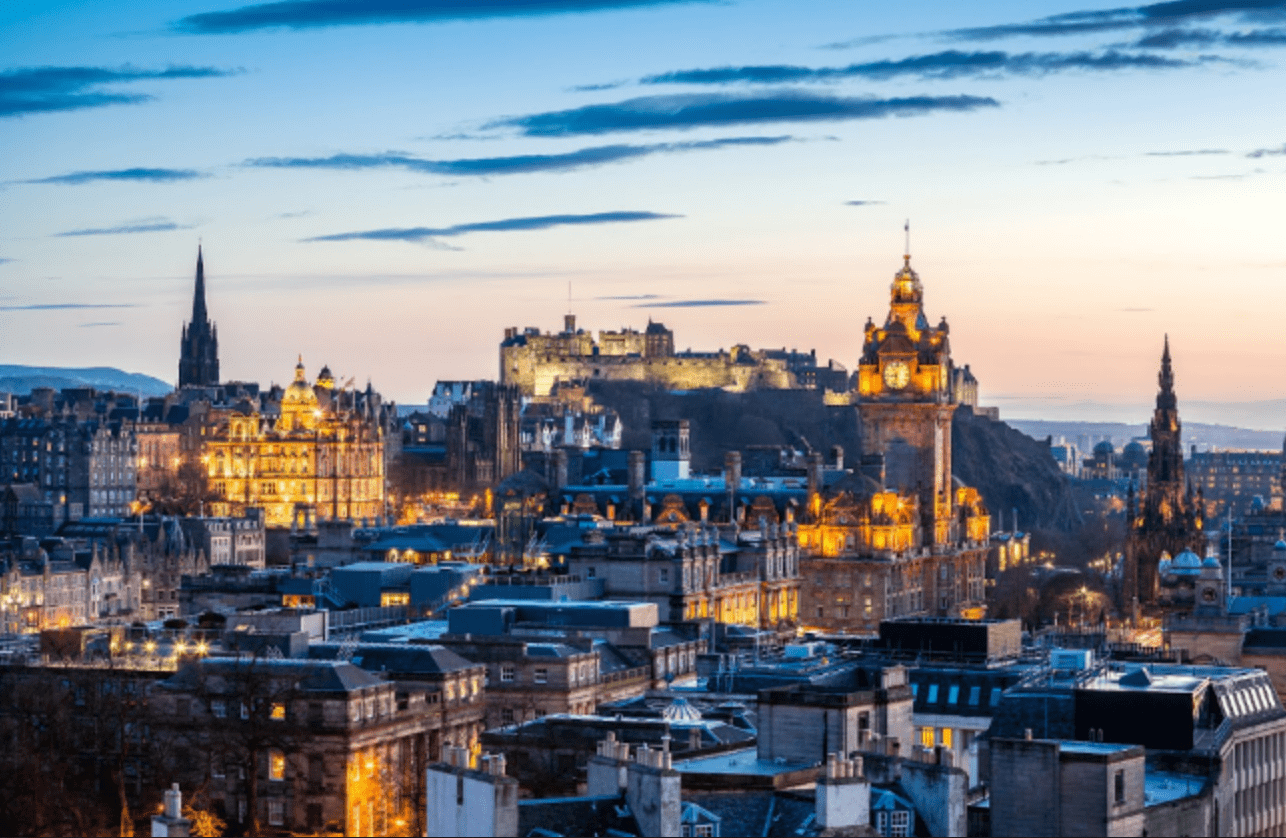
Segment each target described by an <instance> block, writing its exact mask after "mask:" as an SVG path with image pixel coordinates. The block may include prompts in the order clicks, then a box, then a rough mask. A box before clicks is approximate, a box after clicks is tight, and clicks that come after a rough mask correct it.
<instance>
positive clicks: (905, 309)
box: [799, 255, 991, 631]
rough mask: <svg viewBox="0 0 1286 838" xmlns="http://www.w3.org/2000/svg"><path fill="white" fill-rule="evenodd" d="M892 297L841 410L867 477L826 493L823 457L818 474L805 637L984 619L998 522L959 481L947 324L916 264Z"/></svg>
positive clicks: (810, 524)
mask: <svg viewBox="0 0 1286 838" xmlns="http://www.w3.org/2000/svg"><path fill="white" fill-rule="evenodd" d="M890 297H891V300H890V306H889V314H888V317H887V319H886V320H885V322H884V325H883V326H879V327H877V326H876V325H875V324H874V322H872V321H871V320H868V321H867V323H866V327H865V344H864V347H863V351H862V357H861V360H860V363H859V365H858V372H857V379H856V387H855V389H854V390H853V392H851V393H849V394H846V397H845V398H844V399H842V401H846V402H847V403H849V404H853V405H854V406H855V407H856V410H857V412H858V416H859V419H860V424H861V438H862V451H861V462H860V468H859V470H858V471H857V472H855V473H853V474H851V475H849V476H848V477H846V478H845V479H843V480H841V481H840V482H839V483H836V484H833V485H831V486H829V487H825V488H823V482H822V475H821V461H820V457H814V458H813V460H812V462H811V463H810V466H809V479H808V487H809V493H808V503H807V511H806V515H805V516H804V521H803V523H801V525H800V527H799V545H800V549H801V551H802V553H803V558H802V559H801V561H800V564H801V576H802V577H803V585H802V595H801V607H800V620H801V621H802V622H803V623H804V624H806V625H815V626H819V627H823V628H830V629H845V630H856V631H874V630H875V629H876V628H877V627H878V626H879V623H880V621H881V620H886V619H890V618H895V617H903V616H913V615H929V616H978V617H980V616H982V615H983V613H984V605H983V598H984V593H985V592H984V588H985V576H986V556H987V552H988V534H989V532H990V528H991V519H990V515H989V514H988V512H987V510H986V507H985V506H984V505H983V502H982V497H981V495H980V494H979V493H978V490H977V489H974V488H972V487H969V486H964V485H962V484H961V483H960V482H959V481H957V480H955V479H954V478H953V477H952V475H951V417H952V414H953V413H954V411H955V409H956V407H957V399H959V398H961V397H962V395H963V394H964V393H965V392H966V391H965V390H962V388H961V387H959V386H958V385H959V382H960V376H958V375H956V374H955V371H954V367H953V366H952V362H951V349H950V343H949V340H948V332H949V330H948V327H947V323H946V319H945V318H943V319H942V321H941V322H940V323H939V324H938V325H937V326H936V327H934V326H930V325H929V322H928V320H927V318H926V317H925V315H924V310H923V299H924V289H923V286H922V285H921V284H920V278H919V276H918V275H917V274H916V272H915V271H914V270H912V268H911V257H910V256H909V255H908V256H906V257H905V264H904V265H903V267H902V269H901V270H900V271H898V273H897V274H896V275H895V276H894V278H893V285H892V288H891V294H890ZM970 397H971V398H975V399H976V395H973V394H972V392H970ZM828 401H830V402H832V403H836V402H838V401H841V400H835V399H831V398H829V394H828Z"/></svg>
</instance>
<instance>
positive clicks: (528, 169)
mask: <svg viewBox="0 0 1286 838" xmlns="http://www.w3.org/2000/svg"><path fill="white" fill-rule="evenodd" d="M793 139H794V137H790V136H781V137H726V138H724V139H718V140H702V141H699V142H686V143H683V142H680V143H653V144H651V145H626V144H621V145H605V146H594V147H592V148H582V149H578V150H576V151H569V152H565V153H563V154H522V155H513V156H509V157H472V158H461V159H458V160H428V159H425V158H423V157H415V156H412V155H408V154H402V153H399V152H392V151H390V152H385V153H383V154H333V155H331V156H329V157H257V158H253V159H250V160H246V161H245V162H244V163H242V165H243V166H254V167H263V168H274V169H340V170H357V169H385V168H396V169H406V170H409V171H413V172H420V173H423V174H433V175H448V176H456V177H459V176H474V177H483V176H486V177H489V176H494V175H518V174H531V173H533V172H560V171H570V170H572V169H584V168H588V167H592V166H602V165H605V164H608V163H621V162H625V161H628V160H635V159H638V158H640V157H647V156H650V155H653V154H676V153H680V152H686V151H707V150H713V149H721V148H734V147H738V146H769V145H778V144H780V143H785V142H790V141H791V140H793Z"/></svg>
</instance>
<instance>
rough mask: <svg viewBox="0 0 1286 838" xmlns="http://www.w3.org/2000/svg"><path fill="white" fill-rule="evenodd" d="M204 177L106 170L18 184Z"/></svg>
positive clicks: (170, 171)
mask: <svg viewBox="0 0 1286 838" xmlns="http://www.w3.org/2000/svg"><path fill="white" fill-rule="evenodd" d="M201 177H206V175H203V174H201V173H200V172H198V171H196V170H195V169H144V168H134V169H108V170H105V171H97V172H71V173H70V174H66V175H54V176H52V177H42V178H35V179H34V180H23V181H18V182H19V183H58V184H65V185H68V186H75V185H79V184H82V183H92V182H93V181H96V180H108V181H119V180H124V181H146V182H150V183H174V182H175V181H182V180H195V179H197V178H201Z"/></svg>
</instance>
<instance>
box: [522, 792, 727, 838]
mask: <svg viewBox="0 0 1286 838" xmlns="http://www.w3.org/2000/svg"><path fill="white" fill-rule="evenodd" d="M609 830H610V831H609ZM518 834H519V835H520V836H528V835H569V836H570V835H642V834H643V833H642V830H640V829H639V825H638V822H637V821H635V820H634V814H633V813H632V812H630V807H629V806H628V805H627V804H626V803H625V801H624V800H623V799H622V798H621V797H620V796H619V795H614V796H611V797H556V798H551V799H549V800H520V801H518ZM728 834H731V833H728Z"/></svg>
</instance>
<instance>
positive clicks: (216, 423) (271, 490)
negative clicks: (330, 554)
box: [202, 360, 386, 527]
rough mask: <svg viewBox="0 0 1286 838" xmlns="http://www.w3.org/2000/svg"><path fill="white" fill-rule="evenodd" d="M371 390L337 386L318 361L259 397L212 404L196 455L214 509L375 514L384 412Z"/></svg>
mask: <svg viewBox="0 0 1286 838" xmlns="http://www.w3.org/2000/svg"><path fill="white" fill-rule="evenodd" d="M376 399H377V397H375V396H374V394H373V393H372V392H371V390H370V388H369V387H368V388H367V391H366V393H365V394H358V393H349V392H343V391H336V390H335V389H334V380H333V378H332V377H331V375H330V371H329V370H327V369H325V368H323V369H322V372H321V374H320V375H319V377H318V379H317V382H316V383H315V384H310V383H309V382H308V379H307V376H306V375H305V372H304V365H303V361H302V360H301V361H300V363H299V365H298V366H296V367H295V380H294V381H293V382H292V383H291V384H290V386H289V387H287V388H286V389H285V391H284V392H283V393H282V394H281V396H280V401H279V402H274V401H273V400H272V398H271V396H270V397H269V399H268V400H266V402H265V403H264V404H260V405H257V404H253V403H250V402H248V401H247V402H244V403H243V405H242V407H240V408H234V409H226V410H224V409H220V410H211V411H209V412H207V414H206V416H207V417H208V421H207V424H206V427H205V428H204V429H203V435H204V436H203V440H202V442H203V445H202V460H203V461H204V462H205V464H206V466H207V469H208V473H209V479H210V488H211V490H212V491H213V493H214V494H215V495H216V496H217V497H218V498H219V500H218V502H216V503H214V504H213V506H214V509H213V512H214V514H215V515H219V516H229V515H243V514H244V513H245V510H247V509H249V508H251V507H260V508H262V509H263V510H264V519H265V523H266V525H267V526H269V527H288V526H292V525H295V524H310V523H312V522H314V521H318V520H348V521H360V520H363V519H366V520H374V519H376V518H378V517H380V516H382V515H384V514H385V503H384V501H385V485H384V474H385V463H384V453H385V452H384V436H385V434H384V428H385V424H386V423H385V421H383V420H384V417H383V411H382V409H381V407H380V406H379V405H377V404H376V403H375V400H376Z"/></svg>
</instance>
